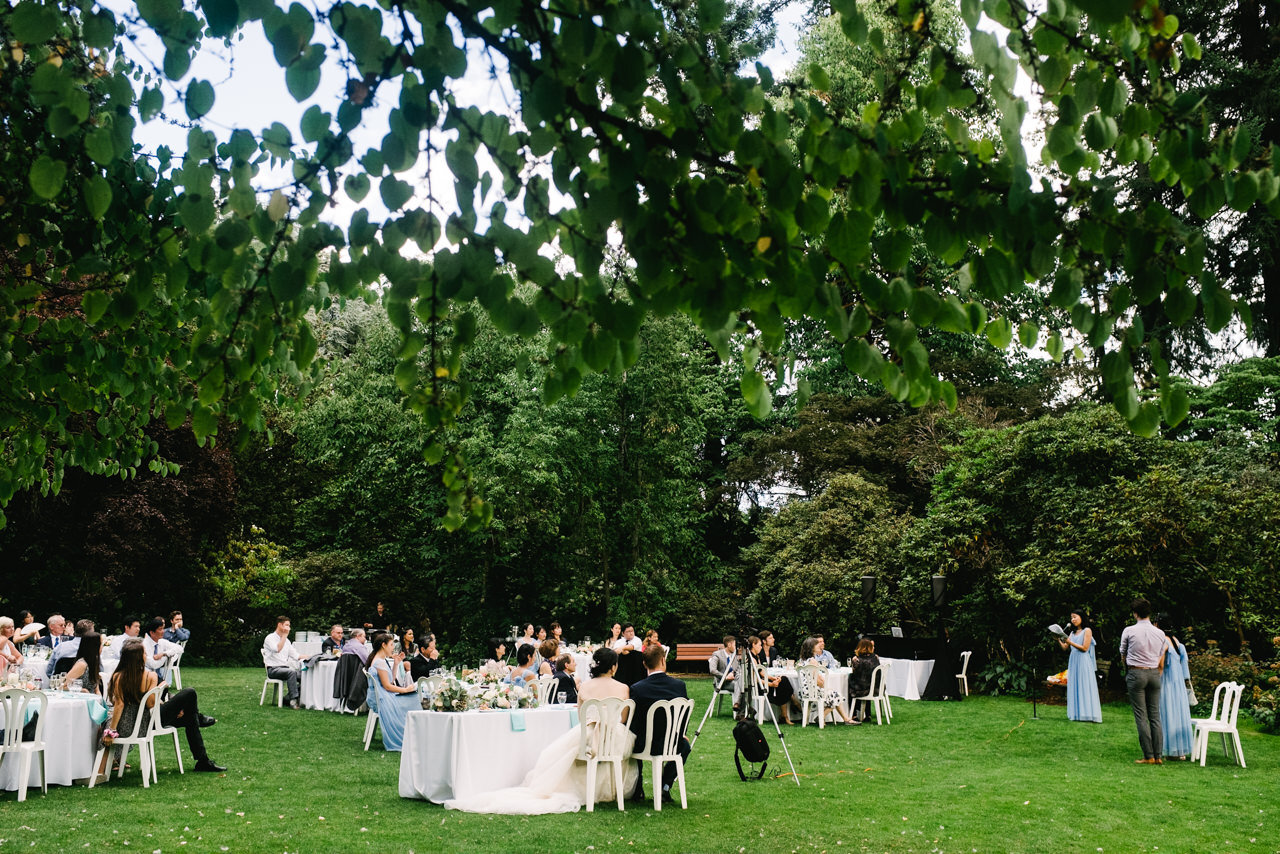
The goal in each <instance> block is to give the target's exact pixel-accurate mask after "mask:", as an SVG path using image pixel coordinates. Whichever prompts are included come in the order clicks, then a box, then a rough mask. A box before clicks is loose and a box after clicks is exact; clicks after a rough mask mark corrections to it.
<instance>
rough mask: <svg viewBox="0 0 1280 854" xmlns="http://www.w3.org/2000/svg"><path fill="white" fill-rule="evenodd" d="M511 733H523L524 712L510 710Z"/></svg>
mask: <svg viewBox="0 0 1280 854" xmlns="http://www.w3.org/2000/svg"><path fill="white" fill-rule="evenodd" d="M511 731H512V732H524V712H522V711H520V710H519V709H512V710H511Z"/></svg>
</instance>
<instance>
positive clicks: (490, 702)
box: [473, 682, 538, 709]
mask: <svg viewBox="0 0 1280 854" xmlns="http://www.w3.org/2000/svg"><path fill="white" fill-rule="evenodd" d="M473 699H474V700H475V703H476V706H475V707H476V708H478V709H531V708H533V707H534V706H536V705H538V698H537V695H535V694H534V693H533V692H532V691H530V690H529V689H528V688H525V687H524V686H523V685H516V684H514V683H511V682H494V683H490V684H488V685H485V686H484V687H483V688H482V689H481V690H480V691H478V692H476V694H475V695H474V697H473Z"/></svg>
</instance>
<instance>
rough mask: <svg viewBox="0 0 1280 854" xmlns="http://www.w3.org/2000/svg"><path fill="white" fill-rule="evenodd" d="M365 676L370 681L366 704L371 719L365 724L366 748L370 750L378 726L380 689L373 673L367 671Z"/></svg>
mask: <svg viewBox="0 0 1280 854" xmlns="http://www.w3.org/2000/svg"><path fill="white" fill-rule="evenodd" d="M364 678H365V679H366V680H368V682H369V689H368V693H367V694H366V695H365V698H364V704H365V705H366V706H368V708H369V719H368V720H367V721H365V724H364V749H365V750H368V749H369V745H370V744H372V743H373V731H374V730H375V729H377V728H378V689H377V688H376V687H375V686H374V684H373V674H372V673H370V672H368V671H367V670H366V671H365V674H364Z"/></svg>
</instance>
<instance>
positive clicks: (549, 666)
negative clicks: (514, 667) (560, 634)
mask: <svg viewBox="0 0 1280 854" xmlns="http://www.w3.org/2000/svg"><path fill="white" fill-rule="evenodd" d="M559 657H560V646H559V644H557V643H556V641H555V638H547V639H546V640H544V641H543V642H542V643H540V644H538V654H537V655H535V656H534V658H533V660H534V662H535V666H534V670H536V671H537V673H538V675H539V676H550V675H551V673H552V671H553V670H555V665H556V659H557V658H559Z"/></svg>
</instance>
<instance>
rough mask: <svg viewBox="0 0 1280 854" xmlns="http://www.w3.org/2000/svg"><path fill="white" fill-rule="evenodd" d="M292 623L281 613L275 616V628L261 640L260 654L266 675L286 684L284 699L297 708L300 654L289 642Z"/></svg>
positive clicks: (290, 705) (300, 666)
mask: <svg viewBox="0 0 1280 854" xmlns="http://www.w3.org/2000/svg"><path fill="white" fill-rule="evenodd" d="M291 628H292V623H290V622H289V618H288V617H285V616H283V615H281V616H279V617H276V630H275V631H274V632H272V633H271V634H269V635H267V637H266V638H265V639H264V640H263V641H262V655H263V659H264V661H265V662H266V665H267V675H268V676H270V677H271V678H272V679H279V680H281V681H282V682H284V683H285V685H286V686H288V691H287V692H286V694H285V700H286V701H287V702H288V703H289V708H291V709H296V708H298V683H299V681H300V679H301V668H302V656H300V655H298V651H297V650H296V649H294V648H293V644H291V643H289V630H290V629H291Z"/></svg>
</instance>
